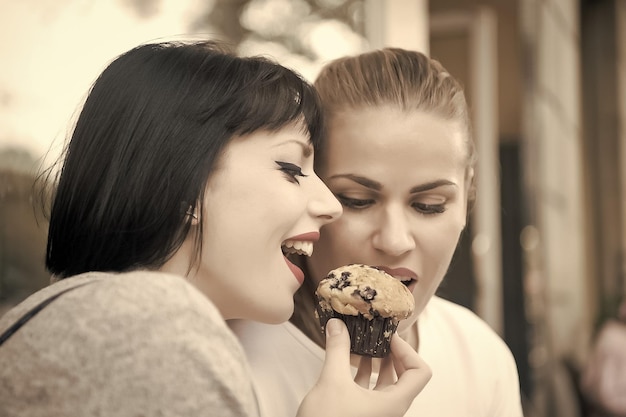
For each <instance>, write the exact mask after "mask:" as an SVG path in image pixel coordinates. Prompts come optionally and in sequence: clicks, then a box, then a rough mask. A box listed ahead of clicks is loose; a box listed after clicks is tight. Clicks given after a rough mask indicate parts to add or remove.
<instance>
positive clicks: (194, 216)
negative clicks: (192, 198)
mask: <svg viewBox="0 0 626 417" xmlns="http://www.w3.org/2000/svg"><path fill="white" fill-rule="evenodd" d="M185 215H187V216H188V217H190V218H191V225H192V226H197V225H198V224H199V223H200V216H198V207H197V206H196V207H195V208H192V207H191V206H189V208H188V209H187V211H186V212H185Z"/></svg>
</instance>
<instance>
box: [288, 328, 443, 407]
mask: <svg viewBox="0 0 626 417" xmlns="http://www.w3.org/2000/svg"><path fill="white" fill-rule="evenodd" d="M349 345H350V340H349V334H348V332H347V329H346V326H345V324H344V323H342V322H341V320H338V319H330V320H329V321H328V322H327V323H326V359H325V361H324V367H323V369H322V372H321V375H320V378H319V380H318V382H317V384H315V386H314V387H313V389H312V390H311V391H309V393H308V394H307V395H306V397H305V398H304V400H303V401H302V403H301V404H300V408H299V409H298V414H297V416H298V417H304V416H312V415H323V416H325V417H351V416H354V417H357V416H358V417H379V416H386V417H401V416H404V414H405V413H406V411H407V410H408V408H409V407H410V406H411V403H412V402H413V400H414V399H415V397H416V396H417V395H418V394H419V393H420V392H421V391H422V389H424V387H425V386H426V384H427V383H428V381H429V380H430V378H431V376H432V373H431V370H430V368H429V366H428V365H427V364H426V363H425V362H424V361H423V360H422V359H421V357H420V356H419V355H418V354H417V352H415V350H414V349H413V348H412V347H411V346H410V345H409V344H408V343H406V342H405V341H404V340H402V339H401V338H400V336H398V335H397V334H394V335H393V337H392V338H391V354H390V356H389V358H390V359H391V360H392V361H393V367H394V368H395V372H396V374H397V376H398V379H397V381H395V382H393V383H391V382H390V383H384V384H381V383H379V384H378V385H376V387H375V388H374V389H373V390H370V389H367V388H364V387H361V386H360V385H359V384H358V383H357V382H355V381H354V380H352V377H351V371H350V353H349V351H348V346H349Z"/></svg>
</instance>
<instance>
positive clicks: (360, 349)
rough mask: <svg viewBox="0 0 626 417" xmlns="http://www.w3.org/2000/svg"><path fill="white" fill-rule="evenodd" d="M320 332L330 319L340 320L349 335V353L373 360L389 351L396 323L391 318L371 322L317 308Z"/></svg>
mask: <svg viewBox="0 0 626 417" xmlns="http://www.w3.org/2000/svg"><path fill="white" fill-rule="evenodd" d="M317 314H318V316H319V321H320V326H321V328H322V332H323V331H324V329H325V328H326V322H327V321H328V320H330V319H331V318H338V319H341V320H342V321H343V322H344V323H346V327H347V328H348V332H349V333H350V352H352V353H356V354H358V355H363V356H371V357H374V358H384V357H386V356H387V355H388V354H389V352H390V351H391V349H390V345H391V336H393V333H394V332H395V331H396V329H397V327H398V322H397V321H396V320H394V319H393V318H391V317H387V318H385V317H374V318H373V319H372V320H370V319H368V318H366V317H365V316H363V315H362V314H359V315H357V316H352V315H346V314H341V313H338V312H336V311H334V310H325V309H323V308H321V307H320V306H319V305H318V306H317Z"/></svg>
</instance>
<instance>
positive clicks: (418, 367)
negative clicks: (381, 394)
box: [386, 334, 432, 398]
mask: <svg viewBox="0 0 626 417" xmlns="http://www.w3.org/2000/svg"><path fill="white" fill-rule="evenodd" d="M391 354H392V359H393V361H394V363H396V365H395V366H396V368H397V369H404V371H403V372H402V374H398V381H397V382H396V383H395V384H394V385H391V386H388V387H387V388H386V389H393V390H396V391H397V393H398V395H399V396H401V397H406V396H409V397H411V398H415V396H417V394H419V393H420V392H421V391H422V389H424V387H425V386H426V384H427V383H428V381H430V378H431V377H432V371H431V370H430V367H429V366H428V364H427V363H426V362H425V361H424V360H423V359H422V358H421V357H420V356H419V355H418V353H417V352H416V351H415V350H414V349H413V348H412V347H411V346H410V345H409V344H408V343H407V342H405V341H404V340H402V339H401V338H400V336H398V335H397V334H396V335H394V337H393V338H392V339H391Z"/></svg>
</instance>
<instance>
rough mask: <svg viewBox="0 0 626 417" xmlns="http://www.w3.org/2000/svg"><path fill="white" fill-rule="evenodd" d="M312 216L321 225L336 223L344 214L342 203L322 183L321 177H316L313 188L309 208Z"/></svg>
mask: <svg viewBox="0 0 626 417" xmlns="http://www.w3.org/2000/svg"><path fill="white" fill-rule="evenodd" d="M308 210H309V213H310V214H311V216H313V217H315V218H317V219H318V220H320V221H321V224H322V225H324V224H327V223H330V222H334V221H335V220H337V219H338V218H339V216H341V213H343V208H342V207H341V203H339V200H337V199H336V198H335V196H334V194H333V193H332V192H331V191H330V190H329V189H328V187H327V186H326V185H325V184H324V183H323V182H322V180H321V179H319V177H317V176H316V177H315V181H314V186H313V195H312V197H311V199H310V200H309V206H308Z"/></svg>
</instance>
